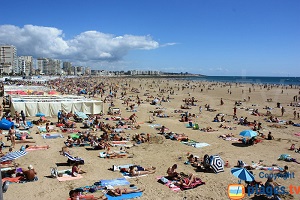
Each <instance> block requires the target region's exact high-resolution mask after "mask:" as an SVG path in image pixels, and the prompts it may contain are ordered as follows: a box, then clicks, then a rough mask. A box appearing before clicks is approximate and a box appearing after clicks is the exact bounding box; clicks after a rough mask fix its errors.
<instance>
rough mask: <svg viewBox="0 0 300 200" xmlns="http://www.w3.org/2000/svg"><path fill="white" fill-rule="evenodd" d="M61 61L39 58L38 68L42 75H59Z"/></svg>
mask: <svg viewBox="0 0 300 200" xmlns="http://www.w3.org/2000/svg"><path fill="white" fill-rule="evenodd" d="M60 64H61V61H60V60H56V59H51V58H38V59H37V68H38V71H39V72H40V74H45V75H58V74H61V67H60Z"/></svg>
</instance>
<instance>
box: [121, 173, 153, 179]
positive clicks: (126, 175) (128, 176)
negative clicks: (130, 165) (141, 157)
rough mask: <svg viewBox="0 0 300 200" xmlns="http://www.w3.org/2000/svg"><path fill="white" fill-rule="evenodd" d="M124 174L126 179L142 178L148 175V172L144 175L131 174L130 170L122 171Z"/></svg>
mask: <svg viewBox="0 0 300 200" xmlns="http://www.w3.org/2000/svg"><path fill="white" fill-rule="evenodd" d="M122 175H123V176H124V178H126V179H130V178H140V177H143V176H148V174H143V175H139V176H130V174H129V173H128V172H122Z"/></svg>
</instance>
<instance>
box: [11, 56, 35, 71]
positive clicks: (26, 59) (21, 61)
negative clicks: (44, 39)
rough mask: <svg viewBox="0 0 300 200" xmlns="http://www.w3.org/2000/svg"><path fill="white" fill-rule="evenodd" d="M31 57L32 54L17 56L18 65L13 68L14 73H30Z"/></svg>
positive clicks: (31, 66)
mask: <svg viewBox="0 0 300 200" xmlns="http://www.w3.org/2000/svg"><path fill="white" fill-rule="evenodd" d="M32 68H33V58H32V56H19V57H18V66H17V67H16V68H15V70H14V73H15V74H19V75H26V76H28V75H29V74H32V71H33V69H32Z"/></svg>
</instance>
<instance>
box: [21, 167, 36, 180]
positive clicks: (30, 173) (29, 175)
mask: <svg viewBox="0 0 300 200" xmlns="http://www.w3.org/2000/svg"><path fill="white" fill-rule="evenodd" d="M23 174H24V178H25V180H27V181H34V180H35V179H36V171H35V170H34V168H33V167H32V165H29V166H28V170H27V171H24V172H23Z"/></svg>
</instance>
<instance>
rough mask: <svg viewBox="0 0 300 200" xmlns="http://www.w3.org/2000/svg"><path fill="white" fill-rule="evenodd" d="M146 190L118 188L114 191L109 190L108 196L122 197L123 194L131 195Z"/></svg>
mask: <svg viewBox="0 0 300 200" xmlns="http://www.w3.org/2000/svg"><path fill="white" fill-rule="evenodd" d="M143 191H144V189H131V188H116V189H113V190H108V192H107V194H109V195H111V196H121V195H122V194H130V193H136V192H143Z"/></svg>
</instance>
